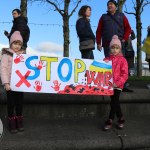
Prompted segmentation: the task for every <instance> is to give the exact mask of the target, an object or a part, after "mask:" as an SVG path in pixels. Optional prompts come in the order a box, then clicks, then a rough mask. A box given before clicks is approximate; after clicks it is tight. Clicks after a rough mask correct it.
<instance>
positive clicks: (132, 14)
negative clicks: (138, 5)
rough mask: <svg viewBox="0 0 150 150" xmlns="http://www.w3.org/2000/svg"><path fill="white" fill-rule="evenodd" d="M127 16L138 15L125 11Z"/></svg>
mask: <svg viewBox="0 0 150 150" xmlns="http://www.w3.org/2000/svg"><path fill="white" fill-rule="evenodd" d="M124 12H125V13H126V14H130V15H135V16H136V14H135V13H133V12H127V11H124Z"/></svg>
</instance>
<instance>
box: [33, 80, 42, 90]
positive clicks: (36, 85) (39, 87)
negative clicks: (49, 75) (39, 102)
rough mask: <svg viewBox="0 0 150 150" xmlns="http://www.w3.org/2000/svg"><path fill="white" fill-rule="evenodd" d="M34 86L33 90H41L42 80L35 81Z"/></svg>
mask: <svg viewBox="0 0 150 150" xmlns="http://www.w3.org/2000/svg"><path fill="white" fill-rule="evenodd" d="M34 88H35V90H36V91H37V92H39V91H41V89H42V82H40V81H35V86H34Z"/></svg>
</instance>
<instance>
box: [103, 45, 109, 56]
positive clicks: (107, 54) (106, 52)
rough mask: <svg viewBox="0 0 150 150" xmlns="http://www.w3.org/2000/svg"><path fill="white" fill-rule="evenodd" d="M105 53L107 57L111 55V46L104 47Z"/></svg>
mask: <svg viewBox="0 0 150 150" xmlns="http://www.w3.org/2000/svg"><path fill="white" fill-rule="evenodd" d="M104 55H105V57H109V55H110V48H109V47H104Z"/></svg>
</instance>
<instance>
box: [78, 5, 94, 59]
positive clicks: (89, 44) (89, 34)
mask: <svg viewBox="0 0 150 150" xmlns="http://www.w3.org/2000/svg"><path fill="white" fill-rule="evenodd" d="M78 15H79V19H78V20H77V22H76V31H77V35H78V37H79V42H80V45H79V49H80V52H81V55H82V58H86V59H94V55H93V50H94V49H95V35H94V33H93V31H92V29H91V25H90V20H89V17H90V16H91V7H90V6H87V5H85V6H82V7H81V8H80V10H79V13H78Z"/></svg>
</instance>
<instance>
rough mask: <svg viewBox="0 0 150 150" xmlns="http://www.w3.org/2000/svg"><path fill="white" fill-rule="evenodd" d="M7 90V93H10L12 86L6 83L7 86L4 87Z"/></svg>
mask: <svg viewBox="0 0 150 150" xmlns="http://www.w3.org/2000/svg"><path fill="white" fill-rule="evenodd" d="M4 88H5V90H6V91H10V90H11V89H10V84H9V83H5V86H4Z"/></svg>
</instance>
